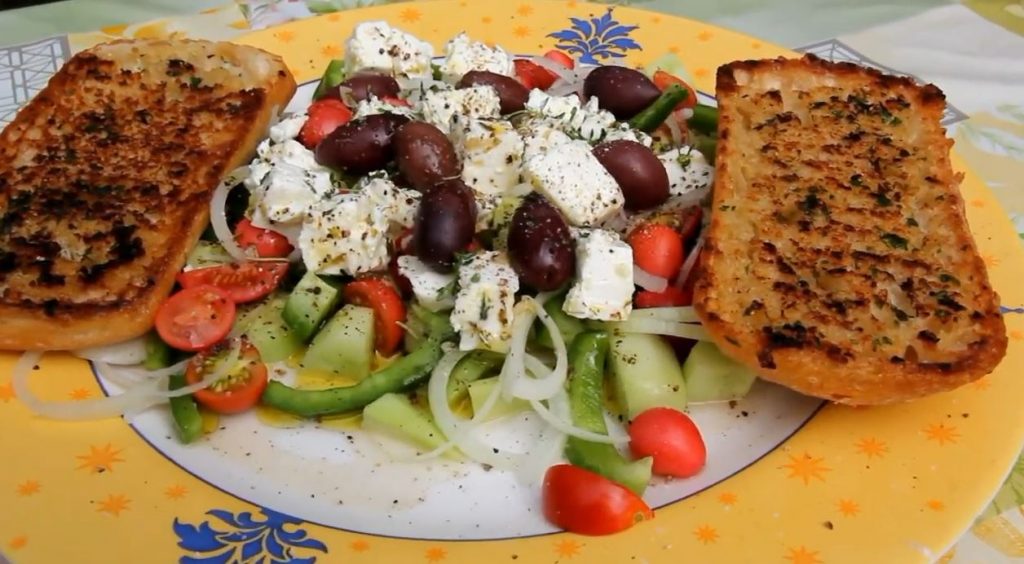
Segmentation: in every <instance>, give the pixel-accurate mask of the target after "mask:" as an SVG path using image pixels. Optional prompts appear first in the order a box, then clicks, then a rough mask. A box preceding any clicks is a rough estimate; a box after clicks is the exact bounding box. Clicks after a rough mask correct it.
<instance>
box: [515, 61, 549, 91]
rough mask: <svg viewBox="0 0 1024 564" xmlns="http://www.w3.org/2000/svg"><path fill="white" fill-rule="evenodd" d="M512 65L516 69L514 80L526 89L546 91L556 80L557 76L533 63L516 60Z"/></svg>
mask: <svg viewBox="0 0 1024 564" xmlns="http://www.w3.org/2000/svg"><path fill="white" fill-rule="evenodd" d="M513 64H514V65H515V69H516V78H518V79H519V82H521V83H523V86H525V87H526V88H528V89H532V88H537V89H540V90H547V89H548V88H551V85H552V84H554V83H555V81H556V80H558V75H556V74H555V73H553V72H551V71H549V70H548V69H546V68H544V67H542V66H540V65H538V64H537V63H535V62H533V61H530V60H527V59H516V60H515V61H513Z"/></svg>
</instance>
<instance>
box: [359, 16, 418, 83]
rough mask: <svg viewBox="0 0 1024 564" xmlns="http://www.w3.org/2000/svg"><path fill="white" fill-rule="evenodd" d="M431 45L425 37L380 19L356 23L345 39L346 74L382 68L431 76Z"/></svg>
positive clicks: (381, 69)
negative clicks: (420, 38) (414, 34)
mask: <svg viewBox="0 0 1024 564" xmlns="http://www.w3.org/2000/svg"><path fill="white" fill-rule="evenodd" d="M433 58H434V48H433V46H431V45H430V43H427V42H425V41H420V40H419V39H417V38H416V37H414V36H412V35H409V34H408V33H405V32H404V31H402V30H400V29H395V28H393V27H391V26H390V25H388V24H387V22H383V21H374V22H364V23H361V24H359V25H357V26H356V28H355V29H354V30H353V31H352V36H351V37H349V39H348V41H347V42H346V49H345V74H347V75H352V74H354V73H355V72H357V71H361V70H375V71H383V72H387V73H389V74H394V75H397V76H410V77H419V76H431V75H432V74H433V69H432V68H431V66H430V62H431V59H433Z"/></svg>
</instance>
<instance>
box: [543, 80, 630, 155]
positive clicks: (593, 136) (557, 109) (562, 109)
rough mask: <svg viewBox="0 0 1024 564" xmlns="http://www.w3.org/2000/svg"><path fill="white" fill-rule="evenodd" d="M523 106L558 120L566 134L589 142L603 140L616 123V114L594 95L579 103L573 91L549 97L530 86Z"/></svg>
mask: <svg viewBox="0 0 1024 564" xmlns="http://www.w3.org/2000/svg"><path fill="white" fill-rule="evenodd" d="M526 109H527V110H529V111H530V112H531V113H533V114H535V115H541V116H545V117H549V118H552V119H554V120H557V121H558V122H559V123H560V124H561V127H562V129H563V130H564V131H565V132H566V133H570V134H573V135H576V136H578V137H580V138H582V139H586V140H587V141H590V142H592V143H593V142H597V141H600V140H601V139H603V138H604V136H605V135H606V134H607V133H608V131H609V130H610V129H611V128H612V126H613V125H615V116H614V115H612V113H611V112H608V111H605V110H602V109H601V108H600V107H599V106H598V102H597V97H596V96H595V97H591V98H590V99H589V100H587V103H586V104H581V103H580V99H579V97H578V96H576V95H575V94H572V95H569V96H551V95H550V94H548V93H546V92H544V91H543V90H537V89H533V90H531V91H530V97H529V98H528V99H527V101H526Z"/></svg>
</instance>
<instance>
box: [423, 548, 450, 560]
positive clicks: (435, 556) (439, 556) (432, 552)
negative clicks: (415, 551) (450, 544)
mask: <svg viewBox="0 0 1024 564" xmlns="http://www.w3.org/2000/svg"><path fill="white" fill-rule="evenodd" d="M426 557H427V562H440V561H442V560H444V559H445V558H447V557H448V551H447V550H445V549H443V548H441V547H440V546H435V547H434V548H428V549H427V552H426Z"/></svg>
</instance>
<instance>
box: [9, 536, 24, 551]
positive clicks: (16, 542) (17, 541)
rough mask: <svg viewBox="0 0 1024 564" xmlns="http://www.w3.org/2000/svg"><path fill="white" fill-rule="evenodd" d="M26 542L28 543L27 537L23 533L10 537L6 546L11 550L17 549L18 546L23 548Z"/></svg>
mask: <svg viewBox="0 0 1024 564" xmlns="http://www.w3.org/2000/svg"><path fill="white" fill-rule="evenodd" d="M26 544H28V537H27V536H25V535H18V536H16V537H14V538H13V539H11V542H9V543H7V548H10V549H11V550H18V549H19V548H24V547H25V545H26Z"/></svg>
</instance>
